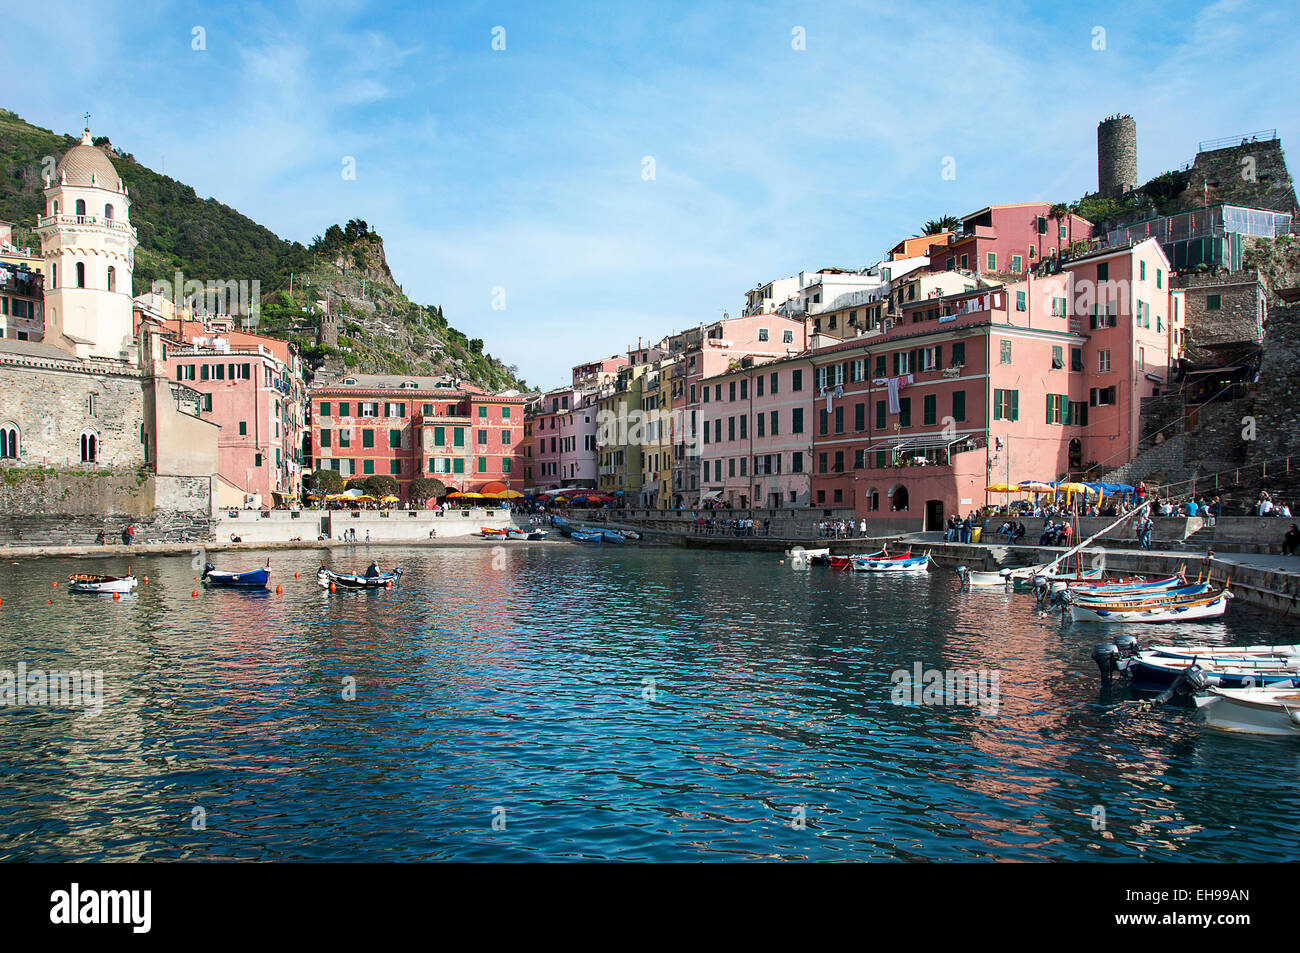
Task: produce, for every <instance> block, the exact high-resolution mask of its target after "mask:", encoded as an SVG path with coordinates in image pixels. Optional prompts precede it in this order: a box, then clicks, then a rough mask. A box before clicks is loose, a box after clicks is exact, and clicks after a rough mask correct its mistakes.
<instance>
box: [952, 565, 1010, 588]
mask: <svg viewBox="0 0 1300 953" xmlns="http://www.w3.org/2000/svg"><path fill="white" fill-rule="evenodd" d="M957 575H958V576H959V577H960V578H961V584H962V585H963V586H965V587H966V588H967V589H974V588H977V587H988V586H1002V587H1003V588H1005V587H1006V586H1007V584H1008V583H1010V581H1011V570H1010V569H1000V570H998V571H996V572H985V571H983V570H979V569H967V568H966V567H965V566H958V567H957Z"/></svg>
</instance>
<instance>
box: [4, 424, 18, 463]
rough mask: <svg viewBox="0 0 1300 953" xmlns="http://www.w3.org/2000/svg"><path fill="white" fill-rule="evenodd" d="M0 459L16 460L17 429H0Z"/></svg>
mask: <svg viewBox="0 0 1300 953" xmlns="http://www.w3.org/2000/svg"><path fill="white" fill-rule="evenodd" d="M0 458H3V459H5V460H17V459H18V428H17V427H0Z"/></svg>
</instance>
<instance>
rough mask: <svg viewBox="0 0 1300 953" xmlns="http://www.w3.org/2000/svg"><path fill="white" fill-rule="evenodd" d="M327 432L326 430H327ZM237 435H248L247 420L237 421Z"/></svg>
mask: <svg viewBox="0 0 1300 953" xmlns="http://www.w3.org/2000/svg"><path fill="white" fill-rule="evenodd" d="M327 432H328V431H327ZM239 435H240V436H241V437H247V436H248V421H246V420H241V421H240V422H239Z"/></svg>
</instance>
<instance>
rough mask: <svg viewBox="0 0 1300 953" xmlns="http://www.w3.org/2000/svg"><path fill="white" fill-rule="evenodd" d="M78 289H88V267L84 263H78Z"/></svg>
mask: <svg viewBox="0 0 1300 953" xmlns="http://www.w3.org/2000/svg"><path fill="white" fill-rule="evenodd" d="M77 287H78V288H84V287H86V266H85V264H84V263H83V262H77Z"/></svg>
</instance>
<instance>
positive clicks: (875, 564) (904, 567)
mask: <svg viewBox="0 0 1300 953" xmlns="http://www.w3.org/2000/svg"><path fill="white" fill-rule="evenodd" d="M929 568H930V554H929V553H926V554H925V555H924V556H912V557H909V558H906V559H867V558H863V557H858V556H855V557H854V558H853V571H854V572H927V571H928V570H929Z"/></svg>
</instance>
